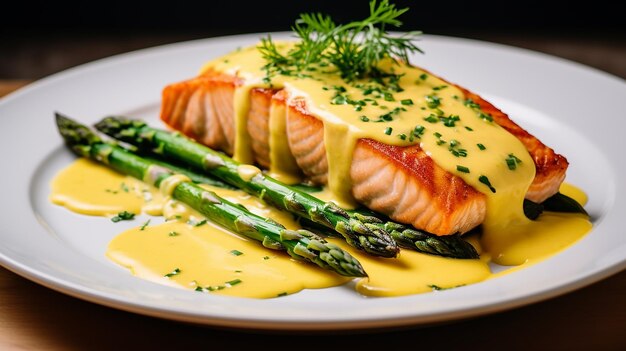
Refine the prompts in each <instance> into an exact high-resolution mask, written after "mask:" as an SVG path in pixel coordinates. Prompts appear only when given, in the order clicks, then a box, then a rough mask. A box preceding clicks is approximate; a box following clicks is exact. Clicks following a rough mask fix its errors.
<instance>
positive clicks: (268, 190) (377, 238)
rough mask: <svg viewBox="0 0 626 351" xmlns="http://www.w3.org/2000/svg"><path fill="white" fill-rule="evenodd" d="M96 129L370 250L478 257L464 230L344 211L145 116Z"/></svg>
mask: <svg viewBox="0 0 626 351" xmlns="http://www.w3.org/2000/svg"><path fill="white" fill-rule="evenodd" d="M96 128H98V129H99V130H100V131H102V132H104V133H106V134H108V135H110V136H112V137H114V138H116V139H119V140H122V141H125V142H128V143H130V144H133V145H135V146H137V147H138V148H139V149H142V150H150V151H151V152H153V153H156V154H158V155H161V157H167V158H170V159H176V160H178V161H180V162H183V163H186V164H187V165H189V166H190V167H193V168H196V169H199V170H202V171H206V172H208V173H210V174H211V175H213V176H215V177H217V178H220V179H221V180H223V181H225V182H227V183H229V184H231V185H234V186H236V187H238V188H240V189H243V190H245V191H246V192H248V193H250V194H252V195H255V196H258V197H260V198H262V199H264V200H265V201H266V202H269V203H271V204H272V205H274V206H276V207H278V208H281V209H285V210H287V211H290V212H292V213H294V214H296V215H298V216H301V217H303V218H306V219H309V220H311V221H313V222H315V223H318V224H322V225H324V226H326V227H327V228H330V229H333V230H336V231H337V232H339V233H340V234H341V235H342V236H344V237H345V238H346V240H347V241H348V243H350V244H351V245H353V246H355V247H358V248H361V249H364V250H365V251H367V252H369V253H372V254H375V255H379V256H384V257H393V256H395V255H396V254H397V251H398V248H397V246H396V245H398V246H400V247H404V248H408V249H413V250H417V251H421V252H425V253H430V254H436V255H441V256H447V257H454V258H477V257H478V253H477V252H476V250H475V249H474V247H473V246H472V245H471V244H469V243H468V242H466V241H465V240H463V239H462V238H461V237H460V235H452V236H446V237H438V236H435V235H432V234H429V233H425V232H422V231H418V230H416V229H414V228H412V227H409V226H406V225H403V224H399V223H395V222H393V221H391V220H389V219H388V218H384V217H382V216H379V215H376V214H374V213H372V212H371V211H366V210H352V211H345V210H343V209H341V208H339V207H337V206H336V205H334V204H333V203H325V202H323V201H321V200H319V199H317V198H315V197H314V196H312V195H310V194H307V193H305V192H303V191H300V190H299V189H296V188H295V187H292V186H288V185H285V184H283V183H281V182H279V181H277V180H275V179H272V178H271V177H268V176H266V175H263V174H261V173H259V174H257V175H256V176H254V177H252V178H251V179H249V180H246V179H243V178H242V177H241V176H240V175H239V172H238V168H239V166H241V164H239V163H238V162H236V161H234V160H233V159H231V158H229V157H227V156H226V155H224V154H222V153H219V152H216V151H214V150H211V149H210V148H208V147H205V146H202V145H199V144H197V143H195V142H193V141H191V140H190V139H187V138H185V137H183V136H181V135H180V134H178V133H169V132H166V131H162V130H158V129H154V128H151V127H149V126H148V125H146V124H145V123H144V122H142V121H137V120H130V119H127V118H124V117H107V118H105V119H103V120H102V121H100V122H99V123H97V124H96ZM390 237H391V238H392V239H390Z"/></svg>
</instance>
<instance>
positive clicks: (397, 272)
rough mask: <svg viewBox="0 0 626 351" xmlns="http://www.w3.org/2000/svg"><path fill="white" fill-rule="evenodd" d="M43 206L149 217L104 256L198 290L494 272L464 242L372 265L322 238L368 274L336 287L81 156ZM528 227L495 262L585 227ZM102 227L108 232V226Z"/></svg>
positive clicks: (267, 289) (415, 282)
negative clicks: (459, 253) (462, 255)
mask: <svg viewBox="0 0 626 351" xmlns="http://www.w3.org/2000/svg"><path fill="white" fill-rule="evenodd" d="M241 171H242V172H244V173H246V174H248V173H254V172H255V170H254V169H242V170H241ZM210 189H211V190H213V191H215V192H216V193H218V194H219V195H220V196H222V197H224V198H226V199H228V200H230V201H233V202H236V203H241V204H243V205H244V206H246V207H247V208H248V209H249V210H251V211H252V212H255V213H257V214H259V215H261V216H264V217H270V218H273V219H275V220H277V221H279V222H280V223H282V224H284V225H285V226H286V227H288V228H297V227H298V224H297V223H296V222H295V221H294V219H293V217H292V216H291V215H290V214H288V213H285V212H281V211H278V210H276V209H274V208H271V207H269V206H267V205H265V204H264V203H262V202H260V201H258V200H257V199H256V198H253V197H251V196H250V195H248V194H245V193H244V192H241V191H237V190H227V189H220V188H215V187H211V188H210ZM561 191H562V192H563V193H564V194H566V195H569V196H571V197H573V198H575V199H576V200H577V201H579V202H581V203H583V204H584V202H585V201H586V199H585V198H584V194H583V193H582V192H580V191H579V190H578V189H576V188H575V187H572V186H570V185H567V184H564V186H563V187H562V189H561ZM50 200H51V201H52V202H53V203H55V204H58V205H62V206H65V207H67V208H68V209H70V210H72V211H74V212H78V213H82V214H88V215H93V216H104V217H112V216H115V215H116V214H117V213H119V212H122V211H128V212H131V213H135V214H137V215H139V214H140V213H142V212H144V213H146V214H149V215H151V216H153V217H147V218H149V220H148V219H147V218H146V219H139V218H135V219H133V220H134V221H135V222H137V225H136V226H135V227H134V228H132V229H129V230H127V231H124V232H122V233H120V234H119V235H117V236H116V237H115V238H113V240H111V242H110V244H109V246H108V248H107V250H106V255H107V257H108V258H110V259H111V260H112V261H113V262H115V263H117V264H119V265H120V266H122V267H124V268H126V269H128V270H129V271H130V272H131V273H132V274H134V275H136V276H138V277H140V278H144V279H148V280H151V281H155V282H158V283H162V284H167V285H171V286H177V287H181V288H186V289H191V290H196V291H198V292H202V293H211V294H223V295H231V296H240V297H252V298H271V297H278V296H284V295H288V294H293V293H296V292H298V291H301V290H302V289H319V288H328V287H333V286H340V285H345V287H346V288H350V289H352V288H354V289H356V291H357V292H358V293H359V294H362V295H365V296H402V295H410V294H417V293H423V292H429V291H432V290H439V289H448V288H454V287H459V286H464V285H469V284H473V283H477V282H480V281H483V280H486V279H489V278H492V277H494V276H497V275H501V274H502V273H498V274H497V275H494V274H493V273H491V270H490V267H489V262H490V261H493V260H494V256H493V254H491V253H490V252H489V251H484V248H482V247H481V246H482V245H481V243H480V241H481V240H479V238H477V237H470V238H468V240H470V242H472V243H473V244H474V245H475V246H476V247H477V248H478V250H479V252H480V253H481V258H480V259H476V260H462V259H449V258H442V257H438V256H432V255H427V254H422V253H418V252H413V251H409V250H402V251H401V252H400V255H399V257H398V258H395V259H382V258H375V257H371V256H369V255H367V254H363V253H361V252H358V251H357V250H355V249H353V248H352V247H350V246H348V245H347V244H345V243H343V242H342V241H341V240H338V239H330V240H331V241H333V242H335V243H337V244H338V245H341V246H342V247H343V248H344V249H346V250H348V251H349V252H350V253H351V254H352V255H353V256H355V257H356V258H357V259H358V260H359V261H360V262H361V263H362V265H363V267H364V269H365V270H366V272H367V273H368V274H369V277H368V278H362V279H356V280H355V284H346V283H348V282H349V281H351V279H349V278H346V277H341V276H339V275H337V274H335V273H333V272H327V271H324V270H322V269H320V268H318V267H317V266H314V265H310V264H306V263H302V262H298V261H295V260H293V259H291V257H289V256H288V255H287V254H286V253H284V252H282V251H272V250H268V249H267V248H265V247H263V246H262V245H260V244H259V243H257V242H254V241H250V240H248V239H246V238H242V237H240V236H238V235H235V234H233V233H230V232H228V231H226V230H224V229H222V228H220V227H218V226H214V225H212V224H211V223H210V222H206V221H204V220H203V217H202V216H201V215H199V214H198V213H196V212H195V211H193V210H191V209H189V208H188V207H187V206H185V205H184V204H182V203H180V202H178V201H175V200H172V199H170V198H168V197H167V196H164V195H163V194H162V193H161V192H160V191H159V190H158V189H156V188H154V187H151V186H148V185H146V184H144V183H142V182H140V181H138V180H135V179H133V178H131V177H127V176H123V175H120V174H118V173H116V172H114V171H111V170H109V169H108V168H106V167H105V166H101V165H98V164H96V163H94V162H92V161H89V160H86V159H78V160H76V161H75V162H74V163H72V164H71V165H69V166H68V167H67V168H65V169H64V170H62V171H61V172H59V173H58V175H57V176H56V177H55V178H54V180H53V181H52V183H51V194H50ZM144 217H145V216H144ZM144 217H142V218H144ZM533 223H538V224H537V228H536V230H535V231H533V232H532V233H531V234H529V235H524V236H517V237H515V238H514V240H505V241H503V242H502V243H498V245H501V247H500V248H498V251H497V252H498V253H499V255H501V257H500V260H499V261H500V262H505V263H506V262H510V263H511V264H512V265H516V266H517V267H520V265H521V267H523V266H528V265H530V264H534V263H537V262H539V261H541V260H543V259H545V258H548V257H550V256H552V255H554V254H555V253H557V252H559V251H561V250H563V249H564V248H566V247H568V246H569V245H572V244H573V243H575V242H576V241H577V240H578V239H580V238H581V237H582V236H584V235H585V234H586V233H587V232H588V231H589V230H590V229H591V223H590V222H589V220H588V218H586V217H585V216H582V215H577V214H555V213H544V214H543V215H542V216H541V217H540V219H539V220H538V221H536V222H533ZM110 225H111V228H112V230H115V229H114V228H115V225H116V224H115V223H113V222H110ZM85 235H89V233H85Z"/></svg>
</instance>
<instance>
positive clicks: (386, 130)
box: [385, 127, 393, 135]
mask: <svg viewBox="0 0 626 351" xmlns="http://www.w3.org/2000/svg"><path fill="white" fill-rule="evenodd" d="M391 132H393V128H391V127H387V128H385V134H387V135H391Z"/></svg>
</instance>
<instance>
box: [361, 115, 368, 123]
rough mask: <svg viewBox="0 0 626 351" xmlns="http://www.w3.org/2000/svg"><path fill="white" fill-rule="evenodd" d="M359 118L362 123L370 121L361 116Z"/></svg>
mask: <svg viewBox="0 0 626 351" xmlns="http://www.w3.org/2000/svg"><path fill="white" fill-rule="evenodd" d="M359 118H360V119H361V121H363V122H369V121H370V119H369V118H367V116H361V117H359Z"/></svg>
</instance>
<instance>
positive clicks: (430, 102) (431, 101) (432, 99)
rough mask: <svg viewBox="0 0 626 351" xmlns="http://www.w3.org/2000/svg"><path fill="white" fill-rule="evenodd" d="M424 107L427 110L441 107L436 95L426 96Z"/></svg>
mask: <svg viewBox="0 0 626 351" xmlns="http://www.w3.org/2000/svg"><path fill="white" fill-rule="evenodd" d="M425 99H426V106H428V107H429V108H437V107H439V105H441V98H440V97H439V96H437V95H426V96H425Z"/></svg>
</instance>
